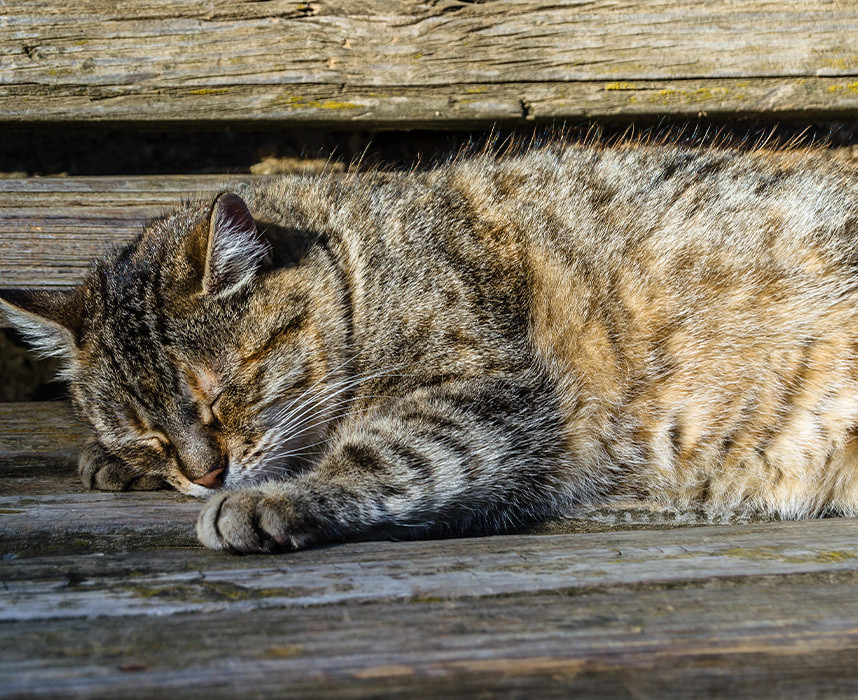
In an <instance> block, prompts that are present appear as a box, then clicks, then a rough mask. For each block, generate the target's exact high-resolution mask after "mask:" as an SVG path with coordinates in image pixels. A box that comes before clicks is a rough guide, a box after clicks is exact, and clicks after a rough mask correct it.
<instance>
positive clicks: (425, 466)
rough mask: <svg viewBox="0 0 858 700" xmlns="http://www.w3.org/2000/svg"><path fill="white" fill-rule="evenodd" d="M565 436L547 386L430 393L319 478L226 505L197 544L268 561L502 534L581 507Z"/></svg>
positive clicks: (332, 459) (222, 502) (339, 448)
mask: <svg viewBox="0 0 858 700" xmlns="http://www.w3.org/2000/svg"><path fill="white" fill-rule="evenodd" d="M563 432H564V431H563V429H562V424H561V418H560V412H559V408H558V405H557V401H556V399H555V397H554V392H553V391H552V388H551V385H550V382H549V381H548V380H546V379H545V378H544V377H540V376H537V377H535V378H534V377H518V376H517V377H502V378H487V379H481V380H469V381H455V382H449V383H446V384H441V385H438V386H435V387H431V388H425V389H421V390H419V391H416V392H414V393H413V394H411V395H409V396H407V397H405V398H403V399H400V400H398V401H396V402H394V403H391V404H389V405H387V406H384V407H380V408H379V409H378V411H377V412H375V413H374V414H372V415H369V416H365V417H364V418H363V419H362V420H361V421H360V422H355V423H354V424H353V425H352V426H351V427H346V428H344V429H343V430H342V431H340V433H339V434H338V435H337V436H336V437H335V438H334V439H333V441H332V444H331V445H330V448H329V450H328V452H327V454H326V456H325V457H323V458H322V460H321V461H320V463H319V464H318V465H317V467H316V468H315V469H313V470H312V471H309V472H306V473H304V474H302V475H300V476H298V477H295V478H294V479H292V480H290V481H285V482H272V483H268V484H264V485H261V486H256V487H252V488H245V489H239V490H236V491H231V492H229V491H228V492H224V493H222V494H219V495H217V496H215V497H214V498H213V499H212V500H211V501H209V503H208V504H206V506H205V508H204V510H203V512H202V513H201V515H200V518H199V520H198V522H197V533H198V535H199V538H200V540H201V541H202V542H203V544H205V545H207V546H209V547H212V548H215V549H225V550H230V551H236V552H257V551H278V550H288V549H296V548H301V547H306V546H310V545H314V544H319V543H322V542H327V541H331V540H341V539H348V538H353V537H358V536H361V535H365V534H367V533H370V532H373V531H381V532H389V533H392V534H396V535H397V536H407V535H409V534H411V535H413V536H418V535H420V534H425V533H427V532H431V533H439V534H444V533H447V534H461V533H465V532H470V531H482V532H487V531H499V530H502V529H504V528H508V527H510V526H512V525H515V524H517V523H521V522H526V521H532V520H534V519H539V518H544V517H546V516H548V515H550V514H552V513H554V512H557V510H558V509H559V508H561V507H563V506H564V505H566V504H568V502H569V501H570V499H571V496H572V489H570V488H568V486H569V485H568V484H567V483H566V482H565V477H564V474H565V473H566V472H565V460H566V446H565V443H564V440H563Z"/></svg>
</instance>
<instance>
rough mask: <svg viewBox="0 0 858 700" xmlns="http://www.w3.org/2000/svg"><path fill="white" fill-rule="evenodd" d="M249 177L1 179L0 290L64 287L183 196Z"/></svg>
mask: <svg viewBox="0 0 858 700" xmlns="http://www.w3.org/2000/svg"><path fill="white" fill-rule="evenodd" d="M256 179H259V178H257V177H253V176H249V175H248V176H244V177H235V176H228V175H202V176H193V175H182V176H162V177H86V178H44V179H40V178H24V179H7V180H2V179H0V287H3V288H14V287H33V288H52V287H53V288H56V287H69V286H71V285H73V284H75V283H77V282H78V281H80V279H81V278H82V277H83V275H84V274H85V272H86V271H87V270H88V269H89V266H90V264H91V262H92V260H93V259H95V258H97V257H98V256H99V255H101V254H102V253H103V252H104V250H105V249H106V248H107V247H109V246H111V245H117V244H121V243H124V242H127V241H129V240H131V239H133V238H134V236H136V235H138V234H139V233H140V231H141V230H142V224H143V223H144V222H145V221H146V220H148V219H150V218H151V217H153V216H156V215H158V214H160V213H162V212H164V211H165V210H168V209H170V208H172V207H174V206H175V205H177V204H178V203H179V202H181V201H182V200H183V199H187V198H189V197H192V196H196V195H202V194H206V193H214V192H217V191H219V190H220V189H223V188H224V187H227V186H229V185H230V184H235V183H237V182H249V181H253V180H256Z"/></svg>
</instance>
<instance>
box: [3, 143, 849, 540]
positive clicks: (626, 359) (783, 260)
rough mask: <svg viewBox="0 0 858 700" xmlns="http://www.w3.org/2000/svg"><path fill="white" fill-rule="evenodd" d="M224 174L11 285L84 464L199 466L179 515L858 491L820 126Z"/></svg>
mask: <svg viewBox="0 0 858 700" xmlns="http://www.w3.org/2000/svg"><path fill="white" fill-rule="evenodd" d="M237 194H238V195H239V196H238V197H236V196H235V195H223V196H221V197H220V198H219V199H218V200H216V201H215V202H214V203H213V202H212V201H194V202H190V203H187V204H185V205H183V206H182V207H180V208H178V209H177V210H176V211H174V212H173V213H171V214H169V215H167V216H165V217H163V218H161V219H158V220H155V221H153V222H152V223H151V224H150V225H149V226H148V227H147V229H146V232H145V233H144V234H143V235H142V236H141V238H140V239H139V240H138V241H137V242H135V243H134V244H132V245H130V246H129V247H127V248H125V249H123V250H121V251H118V252H116V253H114V254H112V255H111V256H109V257H108V258H106V259H105V260H104V261H102V262H101V263H99V264H98V266H97V267H96V268H95V269H94V270H93V272H92V274H91V275H90V277H89V278H88V280H87V281H86V283H85V284H84V285H83V287H82V288H81V289H80V290H78V292H77V293H76V294H74V295H70V296H68V297H67V298H64V299H63V300H60V301H56V300H55V303H53V304H47V303H46V302H45V300H44V298H42V299H41V301H40V302H38V300H36V299H35V297H32V298H29V297H27V296H26V295H24V296H21V295H18V296H16V297H15V298H11V297H10V298H9V299H8V300H7V301H6V305H7V307H9V309H10V318H11V319H12V321H13V322H15V321H16V319H17V320H19V321H20V319H21V318H24V322H23V323H22V326H24V327H25V328H26V329H27V330H28V331H29V333H30V334H31V335H33V336H34V337H35V338H36V341H37V342H38V343H39V345H40V347H41V348H42V349H43V350H47V351H54V352H62V353H64V354H65V355H66V356H67V357H69V358H70V360H69V368H68V370H67V371H68V374H69V376H70V377H71V378H72V391H73V395H74V398H75V401H76V403H77V404H78V406H79V407H80V409H81V411H82V412H83V414H84V415H86V416H87V417H88V418H89V420H90V421H91V423H92V425H93V429H94V437H93V440H92V442H91V443H90V444H89V445H88V446H87V448H86V450H85V452H84V454H83V455H82V457H81V475H82V476H83V478H84V480H85V481H86V482H87V483H88V484H89V485H91V486H94V487H97V488H108V489H116V488H153V487H155V486H157V485H158V484H160V483H163V482H166V483H168V484H170V485H172V486H174V487H176V488H178V489H180V490H181V491H183V492H185V493H189V494H192V495H198V496H203V495H212V494H214V495H213V498H212V499H211V500H210V502H209V503H208V504H207V505H206V506H205V508H204V510H203V512H202V514H201V516H200V520H199V523H198V532H199V536H200V539H201V540H202V541H203V542H204V543H205V544H206V545H208V546H210V547H215V548H222V549H227V550H233V551H274V550H280V549H291V548H296V547H305V546H309V545H312V544H316V543H320V542H326V541H331V540H339V539H345V538H351V537H356V536H369V535H372V534H374V533H386V534H394V535H396V536H418V535H420V536H423V535H427V534H456V533H463V532H474V531H480V532H496V531H499V530H503V529H507V528H510V527H515V526H517V525H519V524H521V523H524V522H533V521H536V520H540V519H543V518H546V517H549V516H552V515H558V514H562V513H563V512H565V511H567V510H568V509H569V508H570V507H571V506H572V505H573V504H575V503H579V502H585V501H590V502H592V501H595V500H599V499H609V498H614V497H628V496H635V497H640V498H646V499H651V500H655V501H658V502H661V503H664V504H673V505H678V506H681V507H690V506H699V507H703V508H705V509H707V510H709V511H710V512H713V513H725V512H735V511H754V512H762V513H767V514H771V515H776V516H781V517H789V518H795V517H803V516H812V515H820V514H824V513H829V512H831V513H845V514H855V513H858V462H856V458H858V452H856V449H858V443H856V436H858V433H856V426H858V371H856V370H858V367H856V363H858V355H856V340H858V285H857V284H856V282H858V276H856V264H858V248H857V247H856V243H858V179H856V177H855V172H854V171H853V170H850V169H847V168H846V167H845V166H843V165H837V164H834V163H832V162H831V161H830V160H829V159H827V158H826V157H825V154H824V153H823V152H821V151H817V150H813V149H793V150H765V149H757V150H753V151H751V152H747V151H742V150H734V149H729V148H686V147H680V146H670V145H658V144H649V145H647V144H638V145H623V144H621V145H618V146H613V147H599V146H595V145H571V146H570V145H564V146H561V145H549V146H547V147H541V148H537V149H533V150H529V151H525V152H523V153H521V154H519V155H515V156H510V157H504V158H500V157H496V156H494V155H491V154H483V155H476V156H471V157H465V158H461V159H458V160H455V161H453V162H451V163H449V164H446V165H442V166H439V167H437V168H435V169H433V170H430V171H427V172H420V173H418V172H414V173H408V174H374V175H354V176H347V177H338V176H301V177H288V178H283V179H281V180H278V181H275V182H273V183H271V184H266V185H258V186H253V187H246V188H244V189H243V190H242V191H240V192H238V193H237ZM239 197H240V199H239ZM244 203H246V205H247V208H248V210H249V211H250V212H252V214H253V219H252V220H251V219H249V215H247V211H246V210H244V209H243V207H244ZM37 302H38V303H37ZM34 319H36V321H34ZM39 319H44V321H43V322H40V321H39ZM213 474H214V475H219V476H218V477H217V479H218V481H217V482H215V481H214V480H215V476H212V475H213ZM219 480H225V483H224V488H222V489H218V490H214V489H213V488H211V486H214V485H219ZM195 482H197V483H195ZM199 482H202V483H199Z"/></svg>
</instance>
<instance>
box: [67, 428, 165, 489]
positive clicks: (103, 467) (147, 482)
mask: <svg viewBox="0 0 858 700" xmlns="http://www.w3.org/2000/svg"><path fill="white" fill-rule="evenodd" d="M77 473H78V476H80V478H81V481H83V483H84V486H87V487H89V488H91V489H96V490H99V491H155V490H158V489H167V488H170V486H169V485H168V484H167V482H165V481H164V480H163V479H161V478H160V477H158V476H155V475H154V474H142V473H141V472H139V471H138V470H136V469H134V468H133V467H132V466H131V465H129V464H126V463H125V462H123V461H122V460H121V459H119V458H118V457H115V456H113V455H112V454H110V453H109V452H107V450H105V449H104V448H103V447H102V446H101V444H100V443H99V442H98V441H97V440H95V439H94V438H93V439H90V440H88V441H87V442H86V444H85V445H84V446H83V449H82V450H81V453H80V457H79V458H78V464H77Z"/></svg>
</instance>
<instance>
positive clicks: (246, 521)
mask: <svg viewBox="0 0 858 700" xmlns="http://www.w3.org/2000/svg"><path fill="white" fill-rule="evenodd" d="M301 520H302V518H299V517H298V513H297V510H296V508H295V503H294V500H293V499H292V498H290V497H289V496H288V495H287V494H285V493H282V492H280V493H278V492H277V491H275V490H272V489H266V488H265V487H259V488H251V489H243V490H241V491H232V492H225V493H221V494H218V495H217V496H215V497H214V498H212V499H211V500H210V501H209V502H208V503H206V505H205V507H204V508H203V510H202V512H201V513H200V517H199V518H198V519H197V537H199V540H200V542H202V543H203V544H204V545H205V546H206V547H210V548H211V549H222V550H226V551H228V552H238V553H243V554H247V553H251V552H283V551H289V550H293V549H303V548H304V547H308V546H310V545H312V544H316V543H317V542H318V541H319V539H320V538H319V534H318V531H317V530H316V531H315V532H314V530H315V528H309V527H308V526H307V525H306V524H303V525H302V523H301Z"/></svg>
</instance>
